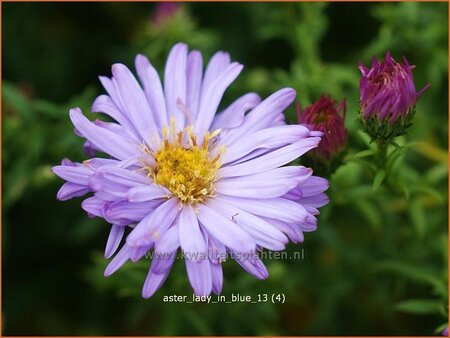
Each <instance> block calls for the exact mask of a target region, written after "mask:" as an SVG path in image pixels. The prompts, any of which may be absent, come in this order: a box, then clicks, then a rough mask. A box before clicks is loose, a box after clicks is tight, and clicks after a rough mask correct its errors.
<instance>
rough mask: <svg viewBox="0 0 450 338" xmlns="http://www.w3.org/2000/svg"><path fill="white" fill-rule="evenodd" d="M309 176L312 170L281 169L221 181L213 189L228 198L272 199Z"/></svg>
mask: <svg viewBox="0 0 450 338" xmlns="http://www.w3.org/2000/svg"><path fill="white" fill-rule="evenodd" d="M311 174H312V170H311V169H309V168H305V167H296V166H288V167H281V168H275V169H272V170H269V171H266V172H263V173H259V174H254V175H248V176H241V177H233V178H225V179H221V180H219V181H218V182H217V183H216V184H215V188H216V191H217V193H219V194H224V195H229V196H236V197H247V198H273V197H279V196H283V195H284V194H286V193H287V192H288V191H290V190H291V189H293V188H295V187H296V186H297V185H298V184H299V182H300V181H301V180H306V179H307V178H308V177H309V176H311Z"/></svg>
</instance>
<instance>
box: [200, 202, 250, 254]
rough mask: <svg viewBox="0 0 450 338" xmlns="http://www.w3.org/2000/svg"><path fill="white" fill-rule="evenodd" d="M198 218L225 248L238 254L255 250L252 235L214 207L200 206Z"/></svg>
mask: <svg viewBox="0 0 450 338" xmlns="http://www.w3.org/2000/svg"><path fill="white" fill-rule="evenodd" d="M197 216H198V219H199V221H200V222H201V224H202V226H203V227H204V228H205V229H206V230H207V231H208V232H209V233H210V234H211V235H212V236H213V237H215V238H216V239H217V240H218V241H220V242H222V243H223V244H224V245H225V246H227V247H229V248H231V249H233V250H235V251H236V252H251V251H253V250H255V242H254V241H253V239H252V238H251V237H250V235H249V234H248V233H246V232H245V231H244V230H242V229H241V228H240V227H239V226H237V225H236V224H235V223H233V222H232V221H230V220H228V219H227V218H225V217H224V216H222V215H221V214H220V213H219V212H217V211H215V210H214V209H213V208H212V207H210V206H206V205H204V204H203V205H199V207H198V215H197Z"/></svg>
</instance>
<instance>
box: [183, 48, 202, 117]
mask: <svg viewBox="0 0 450 338" xmlns="http://www.w3.org/2000/svg"><path fill="white" fill-rule="evenodd" d="M202 73H203V59H202V54H201V53H200V52H199V51H197V50H194V51H192V52H190V53H189V55H188V59H187V83H188V87H187V99H186V106H187V108H188V109H189V111H190V112H191V113H192V115H193V116H192V117H193V120H194V121H195V120H196V118H197V114H198V108H199V104H200V93H201V89H202V75H203V74H202ZM194 121H191V122H194Z"/></svg>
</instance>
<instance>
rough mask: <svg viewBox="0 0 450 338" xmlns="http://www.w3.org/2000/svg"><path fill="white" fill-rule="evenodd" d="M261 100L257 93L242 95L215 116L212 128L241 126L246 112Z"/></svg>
mask: <svg viewBox="0 0 450 338" xmlns="http://www.w3.org/2000/svg"><path fill="white" fill-rule="evenodd" d="M260 102H261V98H260V96H259V95H258V94H256V93H248V94H245V95H243V96H241V97H240V98H238V99H237V100H236V101H234V102H233V103H232V104H231V105H230V106H229V107H228V108H226V109H225V110H224V111H223V112H221V113H219V114H217V115H216V116H215V117H214V121H213V123H212V125H211V130H216V129H226V128H236V127H239V126H240V125H241V124H242V122H244V116H245V113H246V112H247V111H249V110H251V109H253V108H255V107H256V106H257V105H258V104H259V103H260Z"/></svg>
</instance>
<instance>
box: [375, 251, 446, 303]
mask: <svg viewBox="0 0 450 338" xmlns="http://www.w3.org/2000/svg"><path fill="white" fill-rule="evenodd" d="M374 268H375V269H376V270H380V271H386V272H393V273H396V274H398V275H400V276H403V277H405V278H407V279H410V280H411V281H414V282H417V283H419V284H426V285H430V286H432V287H433V288H434V291H435V293H436V294H438V295H439V296H442V297H444V298H447V294H448V291H447V283H446V282H444V281H443V280H442V279H441V278H439V277H437V276H436V274H435V273H434V272H433V271H431V270H426V269H423V268H419V267H418V266H417V265H413V264H410V263H407V262H402V261H394V260H390V261H384V262H380V263H377V264H375V265H374Z"/></svg>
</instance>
